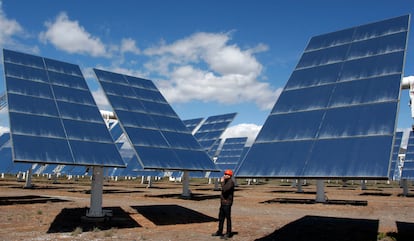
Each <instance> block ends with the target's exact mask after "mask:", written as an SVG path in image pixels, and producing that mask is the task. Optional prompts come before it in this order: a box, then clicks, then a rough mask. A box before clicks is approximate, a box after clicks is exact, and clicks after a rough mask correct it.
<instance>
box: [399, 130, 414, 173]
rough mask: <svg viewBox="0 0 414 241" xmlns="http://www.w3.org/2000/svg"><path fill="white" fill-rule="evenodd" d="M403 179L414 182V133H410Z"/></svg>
mask: <svg viewBox="0 0 414 241" xmlns="http://www.w3.org/2000/svg"><path fill="white" fill-rule="evenodd" d="M401 179H407V180H414V132H413V131H410V136H409V137H408V144H407V151H406V153H405V159H404V164H403V167H402V171H401Z"/></svg>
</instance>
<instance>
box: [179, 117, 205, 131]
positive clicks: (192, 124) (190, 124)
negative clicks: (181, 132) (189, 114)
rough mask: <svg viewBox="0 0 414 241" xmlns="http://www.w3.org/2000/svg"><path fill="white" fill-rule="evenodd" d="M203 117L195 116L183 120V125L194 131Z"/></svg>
mask: <svg viewBox="0 0 414 241" xmlns="http://www.w3.org/2000/svg"><path fill="white" fill-rule="evenodd" d="M203 120H204V119H203V118H195V119H190V120H183V123H184V125H185V126H186V127H187V128H188V129H189V130H190V131H191V132H193V131H195V130H196V128H197V127H198V126H199V125H200V124H201V122H202V121H203Z"/></svg>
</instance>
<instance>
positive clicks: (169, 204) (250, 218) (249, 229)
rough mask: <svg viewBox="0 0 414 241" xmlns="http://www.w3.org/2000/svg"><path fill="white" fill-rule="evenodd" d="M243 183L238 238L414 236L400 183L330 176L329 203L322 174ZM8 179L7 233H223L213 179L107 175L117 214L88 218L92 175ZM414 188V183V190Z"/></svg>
mask: <svg viewBox="0 0 414 241" xmlns="http://www.w3.org/2000/svg"><path fill="white" fill-rule="evenodd" d="M237 182H238V186H237V188H236V193H235V201H234V205H233V208H232V217H233V233H234V236H233V237H232V240H241V241H243V240H249V241H250V240H260V241H264V240H277V241H282V240H283V241H285V240H289V241H302V240H306V241H313V240H317V241H322V240H335V241H348V240H349V241H351V240H352V241H371V240H384V241H385V240H386V241H389V240H398V241H405V240H406V241H408V240H409V241H412V240H414V196H411V195H408V196H402V195H401V194H402V189H401V188H400V187H399V186H398V184H397V183H391V184H387V183H386V182H385V181H382V182H379V181H369V182H368V183H367V188H366V189H364V190H362V189H361V186H360V185H359V182H356V181H355V183H353V182H351V181H348V182H347V183H346V185H344V184H343V183H342V182H341V181H339V182H338V181H330V182H326V183H325V195H326V200H327V202H326V203H315V201H314V200H315V198H316V186H315V181H313V182H312V180H308V182H307V184H306V185H304V186H303V192H297V188H296V187H293V186H292V183H291V181H287V180H276V179H275V180H259V182H257V183H254V184H251V185H247V183H246V181H245V180H237ZM23 185H24V183H23V182H17V181H16V180H15V178H3V179H0V240H7V241H10V240H19V241H20V240H165V241H167V240H200V241H204V240H220V238H219V237H212V236H211V234H212V233H213V232H215V231H216V230H217V223H218V222H217V215H218V208H219V194H220V192H219V191H217V190H214V184H209V183H208V180H207V179H192V180H191V182H190V189H191V192H192V197H191V199H183V198H181V193H182V184H181V183H178V182H177V183H176V182H170V181H169V180H168V179H162V180H159V181H156V182H153V184H152V187H150V188H147V184H142V183H141V179H137V180H128V181H126V180H122V181H105V184H104V192H103V205H102V206H103V208H104V210H111V211H112V217H108V218H107V219H106V220H104V221H102V222H95V221H91V220H85V218H84V216H85V214H86V210H87V208H88V207H89V206H90V182H89V180H77V181H73V180H69V181H68V180H65V179H61V180H58V182H57V183H54V182H53V181H51V180H47V179H44V178H34V179H33V185H34V186H33V188H30V189H29V188H23ZM410 192H413V190H410Z"/></svg>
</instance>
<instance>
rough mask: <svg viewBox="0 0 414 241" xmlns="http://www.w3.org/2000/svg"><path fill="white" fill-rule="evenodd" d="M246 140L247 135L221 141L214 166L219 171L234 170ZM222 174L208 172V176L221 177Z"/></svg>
mask: <svg viewBox="0 0 414 241" xmlns="http://www.w3.org/2000/svg"><path fill="white" fill-rule="evenodd" d="M246 142H247V137H234V138H227V139H226V140H225V141H224V143H223V147H222V148H221V151H220V154H219V156H218V157H217V160H216V166H217V167H218V168H220V170H221V171H224V170H226V169H231V170H235V168H236V166H237V165H238V164H239V161H240V158H241V156H242V154H243V151H244V146H245V145H246ZM222 175H223V173H222V172H220V173H210V176H209V177H221V176H222Z"/></svg>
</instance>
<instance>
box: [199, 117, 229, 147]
mask: <svg viewBox="0 0 414 241" xmlns="http://www.w3.org/2000/svg"><path fill="white" fill-rule="evenodd" d="M236 115H237V113H229V114H224V115H215V116H210V117H208V118H207V119H206V120H205V121H204V122H203V124H202V125H201V126H200V128H199V129H198V130H197V131H196V133H195V134H194V136H195V138H196V139H197V140H198V142H199V143H200V144H201V146H202V147H203V148H204V150H206V151H209V150H210V148H211V147H212V146H213V145H214V143H216V142H217V140H218V139H219V138H220V136H221V135H222V134H223V132H224V131H225V130H226V128H227V127H228V126H229V124H230V123H231V122H232V121H233V120H234V118H235V117H236Z"/></svg>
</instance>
